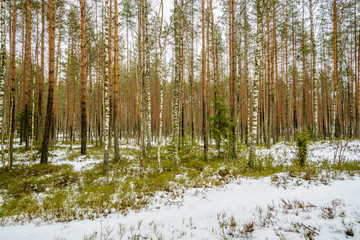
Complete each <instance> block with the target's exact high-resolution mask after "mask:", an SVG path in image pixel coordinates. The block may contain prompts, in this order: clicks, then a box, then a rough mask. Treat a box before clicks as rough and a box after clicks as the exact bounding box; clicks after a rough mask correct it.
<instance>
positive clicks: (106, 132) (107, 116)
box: [103, 0, 111, 173]
mask: <svg viewBox="0 0 360 240" xmlns="http://www.w3.org/2000/svg"><path fill="white" fill-rule="evenodd" d="M104 14H105V18H104V25H105V39H104V57H105V61H104V63H105V68H104V93H105V96H104V99H105V109H104V110H105V114H104V115H105V122H104V126H103V129H104V130H103V134H104V140H105V149H104V163H103V171H104V173H107V172H108V164H109V145H110V139H109V128H110V109H109V103H110V94H109V92H110V89H109V78H110V76H109V68H108V67H107V66H108V64H109V58H110V49H109V45H110V41H111V39H110V37H109V32H110V29H109V26H110V21H111V19H110V16H109V15H110V10H109V0H105V4H104Z"/></svg>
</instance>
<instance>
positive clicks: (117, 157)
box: [114, 0, 120, 161]
mask: <svg viewBox="0 0 360 240" xmlns="http://www.w3.org/2000/svg"><path fill="white" fill-rule="evenodd" d="M118 25H119V23H118V3H117V0H114V90H115V94H114V149H115V161H119V160H120V153H119V120H120V119H119V114H120V104H119V59H118V57H119V50H118V49H119V47H118Z"/></svg>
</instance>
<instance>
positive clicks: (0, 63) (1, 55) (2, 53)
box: [0, 0, 6, 167]
mask: <svg viewBox="0 0 360 240" xmlns="http://www.w3.org/2000/svg"><path fill="white" fill-rule="evenodd" d="M0 10H1V13H0V14H1V16H0V31H1V40H0V134H1V161H2V163H3V167H5V156H4V128H3V127H4V126H3V116H4V102H5V98H4V84H5V67H6V61H5V60H6V59H5V58H6V49H5V44H6V35H5V0H2V1H1V9H0Z"/></svg>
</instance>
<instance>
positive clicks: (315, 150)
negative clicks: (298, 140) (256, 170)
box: [256, 140, 360, 164]
mask: <svg viewBox="0 0 360 240" xmlns="http://www.w3.org/2000/svg"><path fill="white" fill-rule="evenodd" d="M256 154H257V155H259V156H263V157H266V156H271V157H272V158H273V159H274V161H275V162H277V163H282V164H291V161H290V160H291V159H295V158H296V146H295V143H292V142H279V143H277V144H275V145H273V146H272V147H271V148H270V149H267V148H257V149H256ZM339 157H340V159H341V160H343V161H355V160H356V161H360V140H347V141H345V140H339V141H318V142H310V143H309V147H308V159H309V160H310V161H313V162H320V161H324V160H327V161H334V160H336V161H337V160H338V159H339Z"/></svg>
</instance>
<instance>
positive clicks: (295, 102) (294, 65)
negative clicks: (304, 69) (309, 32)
mask: <svg viewBox="0 0 360 240" xmlns="http://www.w3.org/2000/svg"><path fill="white" fill-rule="evenodd" d="M294 24H295V23H294V16H293V19H292V32H293V126H292V127H293V133H294V137H295V135H296V131H297V129H298V116H297V97H296V92H297V89H296V87H297V69H296V39H295V27H294Z"/></svg>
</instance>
